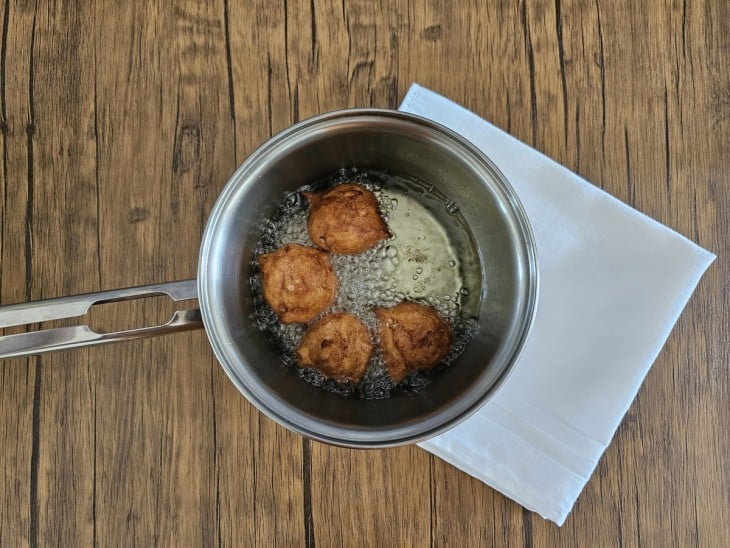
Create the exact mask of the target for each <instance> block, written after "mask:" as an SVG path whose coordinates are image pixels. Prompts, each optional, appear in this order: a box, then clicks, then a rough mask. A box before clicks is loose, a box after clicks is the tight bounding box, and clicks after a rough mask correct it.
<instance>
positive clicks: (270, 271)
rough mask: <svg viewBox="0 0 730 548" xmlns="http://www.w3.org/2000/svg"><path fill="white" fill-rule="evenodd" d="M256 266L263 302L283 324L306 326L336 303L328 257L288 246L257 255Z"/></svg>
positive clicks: (307, 248)
mask: <svg viewBox="0 0 730 548" xmlns="http://www.w3.org/2000/svg"><path fill="white" fill-rule="evenodd" d="M259 265H260V266H261V278H262V281H263V291H264V299H266V302H267V303H269V306H271V308H273V309H274V311H275V312H276V313H277V315H278V316H279V319H280V320H281V322H282V323H299V322H308V321H309V320H311V319H312V318H314V317H315V316H316V315H317V314H319V313H320V312H322V311H323V310H325V309H326V308H327V307H328V306H330V305H331V304H332V302H333V301H334V299H335V294H336V293H337V277H336V276H335V273H334V271H333V270H332V265H331V264H330V259H329V256H328V255H327V253H324V252H322V251H320V250H318V249H314V248H313V247H307V246H303V245H298V244H287V245H285V246H283V247H280V248H279V249H277V250H276V251H274V252H273V253H265V254H263V255H260V256H259Z"/></svg>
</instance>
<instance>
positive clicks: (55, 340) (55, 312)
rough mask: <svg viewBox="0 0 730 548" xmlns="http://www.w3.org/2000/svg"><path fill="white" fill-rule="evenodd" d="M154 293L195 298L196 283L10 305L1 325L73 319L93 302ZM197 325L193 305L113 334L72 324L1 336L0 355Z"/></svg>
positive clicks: (0, 318)
mask: <svg viewBox="0 0 730 548" xmlns="http://www.w3.org/2000/svg"><path fill="white" fill-rule="evenodd" d="M157 295H167V296H168V297H170V298H171V299H172V300H173V301H185V300H189V299H197V298H198V289H197V281H196V280H184V281H181V282H169V283H164V284H153V285H143V286H139V287H128V288H125V289H113V290H111V291H100V292H98V293H86V294H84V295H74V296H72V297H59V298H57V299H48V300H45V301H35V302H30V303H19V304H11V305H7V306H3V307H0V328H2V327H12V326H19V325H28V324H34V323H40V322H46V321H50V320H60V319H64V318H75V317H77V316H83V315H84V314H86V313H87V312H88V311H89V309H90V308H91V307H92V306H93V305H95V304H103V303H112V302H117V301H126V300H130V299H142V298H146V297H153V296H157ZM201 327H203V321H202V319H201V316H200V310H199V309H197V308H195V309H189V310H176V311H175V313H174V314H173V315H172V317H171V318H170V320H169V321H168V322H167V323H165V324H162V325H156V326H151V327H140V328H137V329H127V330H124V331H116V332H113V333H98V332H96V331H94V330H93V329H91V328H90V327H89V326H88V325H77V326H72V327H58V328H54V329H44V330H41V331H34V332H29V333H19V334H16V335H4V336H0V359H4V358H17V357H21V356H32V355H34V354H43V353H46V352H55V351H58V350H68V349H70V348H79V347H82V346H95V345H98V344H105V343H111V342H118V341H129V340H132V339H142V338H144V337H153V336H157V335H166V334H168V333H176V332H178V331H188V330H191V329H199V328H201Z"/></svg>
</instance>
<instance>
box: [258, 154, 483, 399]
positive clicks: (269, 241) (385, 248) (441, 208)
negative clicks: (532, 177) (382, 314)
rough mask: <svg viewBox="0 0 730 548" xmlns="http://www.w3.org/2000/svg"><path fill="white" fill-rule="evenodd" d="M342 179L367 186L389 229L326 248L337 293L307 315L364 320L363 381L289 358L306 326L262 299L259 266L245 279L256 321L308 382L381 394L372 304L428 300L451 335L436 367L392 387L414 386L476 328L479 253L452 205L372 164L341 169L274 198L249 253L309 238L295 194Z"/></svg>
mask: <svg viewBox="0 0 730 548" xmlns="http://www.w3.org/2000/svg"><path fill="white" fill-rule="evenodd" d="M342 182H356V183H359V184H361V185H363V186H364V187H366V188H368V189H369V190H371V191H373V193H374V194H375V195H376V197H377V199H378V202H379V205H380V211H381V214H382V215H383V218H384V219H385V221H386V222H387V223H388V226H389V228H390V231H391V234H392V235H393V237H392V238H390V239H388V240H386V241H383V242H380V243H379V244H378V245H377V246H375V247H374V248H372V249H370V250H368V251H366V252H365V253H362V254H359V255H337V254H333V255H331V257H330V259H331V262H332V266H333V268H334V270H335V273H336V274H337V277H338V279H339V282H340V285H339V290H338V293H337V299H336V301H335V303H334V305H333V306H332V307H331V308H330V309H328V310H326V311H325V312H323V313H322V314H320V315H319V316H318V317H317V318H315V319H314V320H313V321H312V323H314V322H316V321H317V320H318V319H320V318H321V317H323V316H325V315H327V314H329V313H331V312H333V311H342V310H346V311H349V312H351V313H353V314H355V315H356V316H358V317H359V318H360V319H361V320H362V321H363V322H364V323H365V325H366V326H367V327H368V329H369V330H370V332H371V334H372V336H373V341H374V343H375V346H376V350H375V352H374V353H373V357H372V358H371V362H370V365H369V367H368V370H367V372H366V373H365V376H364V377H363V380H362V381H361V382H360V384H359V385H357V386H353V385H352V383H347V382H346V383H341V382H336V381H333V380H331V379H327V378H325V377H324V376H323V375H322V374H320V373H319V372H317V371H315V370H313V369H304V368H300V367H298V366H297V365H296V349H297V347H298V345H299V342H300V340H301V337H302V335H303V334H304V332H305V330H306V328H307V325H302V324H286V325H285V324H282V323H281V322H280V321H279V320H278V317H277V316H276V314H275V313H274V311H273V310H272V309H271V308H270V307H269V306H268V305H267V304H266V302H265V301H264V299H263V296H262V291H261V276H260V272H259V270H258V268H257V266H254V268H253V272H254V274H253V275H252V277H251V280H250V283H251V287H252V292H253V299H254V308H255V311H256V323H257V325H258V327H259V329H261V330H262V331H263V332H264V333H265V334H266V335H267V336H268V337H269V338H270V339H271V340H272V341H273V342H274V343H275V344H276V345H278V347H279V348H280V349H281V351H282V357H283V359H284V361H285V362H286V363H287V364H289V365H291V366H292V367H293V368H294V369H295V370H296V371H297V373H298V374H299V375H300V376H301V377H302V378H304V379H305V380H307V381H308V382H311V383H312V384H314V385H316V386H320V387H322V388H324V389H325V390H329V391H334V392H338V393H341V394H342V395H347V396H349V395H359V396H361V397H364V398H385V397H388V396H389V395H390V393H391V391H392V390H393V389H394V385H393V382H392V381H391V379H390V376H389V375H388V372H387V370H386V368H385V363H384V361H383V357H382V354H381V353H380V351H379V345H378V344H377V343H378V339H377V327H376V321H375V315H374V314H373V312H372V309H373V308H375V307H378V306H394V305H396V304H398V303H399V302H401V301H403V300H411V301H417V302H421V303H424V304H429V305H431V306H433V307H434V308H436V309H437V310H438V312H439V314H440V315H441V316H442V317H443V318H444V319H446V320H447V321H448V322H449V324H450V325H451V328H452V332H453V335H454V342H453V344H452V346H451V351H450V352H449V354H448V355H447V356H446V358H445V359H444V361H443V363H442V364H441V365H440V366H439V367H437V368H436V369H435V370H434V371H431V372H423V373H415V374H413V375H411V376H410V377H408V378H407V379H406V380H405V381H404V382H403V383H401V385H400V386H399V388H398V389H401V387H402V389H405V390H408V389H411V390H413V389H418V388H420V387H422V386H424V385H425V384H427V383H428V382H429V381H430V377H431V376H432V374H433V372H435V371H438V370H439V369H441V368H443V367H446V366H448V365H449V364H450V363H451V362H453V361H454V360H455V359H456V357H458V356H459V354H461V352H463V350H464V348H465V346H466V344H467V343H468V342H469V340H471V338H472V337H473V336H474V335H475V334H476V332H477V331H478V324H477V322H476V320H475V319H474V317H475V316H476V314H477V310H478V309H479V299H480V298H481V271H480V267H479V257H478V254H477V250H476V246H475V244H474V241H473V238H472V236H471V234H470V232H469V228H468V226H467V224H466V221H465V220H464V218H463V217H462V216H461V214H460V212H459V208H458V205H457V204H455V203H453V202H451V201H449V200H448V199H446V197H445V196H443V195H442V194H441V193H439V192H438V191H437V190H436V189H435V188H433V187H432V186H430V185H428V184H425V183H423V182H421V181H418V180H413V179H409V178H405V177H399V176H396V175H390V174H387V173H383V172H378V171H373V170H358V169H351V170H341V172H340V173H338V174H337V175H336V176H333V177H329V178H328V179H326V180H323V181H319V182H317V183H315V184H312V185H307V186H305V187H302V188H300V189H299V190H298V191H297V192H293V193H291V194H289V195H288V196H287V197H286V198H285V199H284V200H283V201H282V202H281V204H279V205H278V207H277V209H276V211H275V212H274V214H273V215H272V216H271V217H270V218H269V219H267V220H266V221H265V222H264V223H263V226H262V228H261V238H260V240H259V244H258V246H257V249H256V256H258V255H260V254H262V253H269V252H272V251H274V250H276V249H278V248H279V247H281V246H283V245H285V244H288V243H298V244H302V245H310V246H311V245H313V244H312V242H311V241H310V239H309V236H308V234H307V217H308V208H307V204H306V200H305V199H304V197H303V196H302V193H303V192H320V191H322V190H326V189H328V188H331V187H332V186H334V185H336V184H338V183H342ZM255 264H256V263H255Z"/></svg>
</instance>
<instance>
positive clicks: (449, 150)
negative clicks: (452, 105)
mask: <svg viewBox="0 0 730 548" xmlns="http://www.w3.org/2000/svg"><path fill="white" fill-rule="evenodd" d="M351 166H357V167H361V168H372V169H380V170H382V169H387V170H389V171H391V172H394V173H399V174H402V175H407V176H412V177H416V178H418V179H419V180H421V181H425V182H427V183H429V184H431V185H434V187H435V188H437V189H438V190H439V191H440V192H441V193H442V194H444V195H445V196H447V197H448V198H449V199H451V200H453V201H454V202H456V203H458V204H459V206H460V211H461V213H462V215H463V217H464V219H465V220H466V221H467V223H468V224H469V227H470V229H471V232H472V234H473V236H474V240H475V244H476V247H477V249H478V254H479V260H480V262H481V295H479V297H480V304H479V306H478V310H477V316H478V320H479V324H480V329H479V332H478V334H477V335H476V336H475V338H474V339H472V341H471V342H470V343H469V344H468V345H467V347H466V349H465V350H464V352H463V354H462V355H461V356H460V357H459V358H458V359H457V361H456V362H455V363H454V364H452V366H451V367H448V368H446V369H444V370H443V371H441V372H439V373H438V375H437V377H436V378H435V379H433V381H432V382H431V383H430V384H428V385H427V386H425V387H423V388H422V389H420V390H419V391H417V392H415V393H398V394H395V395H393V396H391V397H390V398H388V399H384V400H366V399H359V398H344V397H342V396H340V395H336V394H331V393H329V392H325V391H323V390H321V389H319V388H317V387H315V386H312V385H310V384H308V383H306V382H304V381H302V380H301V379H300V378H299V377H298V376H297V375H296V374H295V372H293V371H292V370H291V369H290V368H289V367H287V366H285V365H284V364H283V363H282V360H281V356H280V353H279V350H278V349H277V348H275V347H274V346H273V345H272V344H271V343H270V342H269V341H267V340H266V339H265V338H264V337H263V336H262V335H261V332H260V331H259V330H258V329H257V327H256V326H255V324H254V320H253V304H252V298H251V295H250V293H249V291H250V290H249V284H248V282H247V281H248V279H249V271H250V267H251V264H252V258H253V251H254V248H255V245H256V241H257V238H258V236H259V234H258V230H257V228H258V226H259V223H260V222H261V220H262V219H264V218H266V217H267V216H269V215H270V214H271V213H272V211H273V207H274V206H275V204H276V203H277V202H279V201H280V200H281V199H282V197H283V196H284V195H286V193H288V192H291V191H292V190H294V189H296V188H298V187H300V186H302V185H304V184H307V183H310V182H312V181H315V180H317V179H321V178H323V177H325V176H327V175H330V174H332V173H334V172H336V171H337V170H338V169H340V168H347V167H351ZM537 289H538V273H537V261H536V252H535V243H534V239H533V236H532V233H531V230H530V227H529V224H528V221H527V218H526V216H525V213H524V211H523V209H522V206H521V205H520V203H519V201H518V199H517V197H516V196H515V193H514V191H513V190H512V188H511V187H510V185H509V184H508V182H507V181H506V180H505V178H504V176H503V175H502V174H501V173H500V171H499V170H498V169H497V168H496V167H495V165H494V164H493V163H492V162H491V161H490V160H489V159H488V158H487V157H486V156H485V155H484V154H483V153H482V152H480V151H479V150H478V149H477V148H476V147H474V146H473V145H472V144H471V143H469V142H468V141H466V140H465V139H463V138H462V137H460V136H459V135H457V134H455V133H453V132H452V131H450V130H448V129H446V128H444V127H442V126H440V125H438V124H436V123H434V122H431V121H428V120H425V119H423V118H420V117H418V116H414V115H411V114H405V113H402V112H397V111H390V110H378V109H352V110H343V111H338V112H332V113H329V114H324V115H321V116H317V117H314V118H311V119H309V120H305V121H303V122H301V123H299V124H296V125H295V126H292V127H291V128H289V129H287V130H285V131H283V132H281V133H280V134H278V135H276V136H274V137H273V138H272V139H270V140H269V141H267V142H266V143H264V144H263V145H262V146H261V147H260V148H259V149H258V150H256V151H255V152H254V153H253V154H252V155H251V156H250V157H249V158H248V159H247V160H246V162H245V163H244V164H243V165H242V166H241V167H240V168H239V169H238V170H237V171H236V173H235V174H234V175H233V176H232V177H231V179H230V181H229V182H228V183H227V185H226V186H225V188H224V189H223V191H222V193H221V195H220V196H219V198H218V200H217V202H216V204H215V206H214V208H213V210H212V212H211V215H210V218H209V219H208V223H207V226H206V229H205V233H204V235H203V241H202V246H201V250H200V259H199V265H198V279H197V280H188V281H182V282H173V283H167V284H159V285H150V286H144V287H136V288H129V289H120V290H115V291H104V292H100V293H91V294H86V295H80V296H74V297H62V298H58V299H51V300H46V301H39V302H34V303H24V304H15V305H9V306H5V307H1V308H0V327H8V326H16V325H24V324H34V323H38V322H44V321H48V320H54V319H60V318H68V317H75V316H82V315H84V314H85V313H86V312H87V311H88V310H89V308H90V307H91V306H92V305H93V304H98V303H102V302H111V301H117V300H124V299H136V298H143V297H147V296H151V295H160V294H166V295H169V296H170V297H171V298H172V299H173V300H176V301H182V300H188V299H193V298H196V297H197V298H198V300H199V307H200V308H199V309H193V310H178V311H177V312H175V313H174V315H173V317H172V318H171V319H170V321H169V322H168V323H166V324H164V325H162V326H155V327H146V328H141V329H134V330H129V331H122V332H117V333H96V332H94V331H92V330H91V329H90V328H89V327H88V326H77V327H61V328H56V329H49V330H45V331H37V332H29V333H20V334H15V335H6V336H3V337H0V358H9V357H17V356H24V355H30V354H37V353H42V352H51V351H56V350H65V349H70V348H76V347H81V346H90V345H96V344H102V343H107V342H114V341H122V340H129V339H135V338H140V337H148V336H152V335H160V334H164V333H173V332H176V331H182V330H187V329H194V328H198V327H201V326H204V327H205V330H206V332H207V335H208V338H209V340H210V344H211V346H212V348H213V351H214V352H215V355H216V357H217V358H218V360H219V361H220V363H221V365H222V366H223V368H224V369H225V371H226V373H227V374H228V376H229V377H230V379H231V381H232V382H233V383H234V384H235V385H236V387H237V388H238V389H239V390H240V391H241V393H242V394H243V395H244V396H246V398H248V399H249V400H250V401H251V402H252V403H253V404H254V405H255V406H256V407H258V408H259V409H260V410H261V411H262V412H263V413H265V414H266V415H268V416H269V417H271V418H272V419H274V420H276V421H277V422H279V423H280V424H282V425H283V426H285V427H286V428H289V429H291V430H293V431H296V432H299V433H300V434H303V435H305V436H308V437H311V438H314V439H317V440H321V441H324V442H328V443H332V444H336V445H343V446H349V447H385V446H392V445H401V444H406V443H413V442H416V441H420V440H423V439H426V438H429V437H431V436H434V435H435V434H437V433H440V432H442V431H444V430H446V429H448V428H450V427H452V426H454V425H456V424H457V423H458V422H459V421H461V420H463V419H465V418H466V417H468V416H469V415H470V414H471V413H473V412H474V411H476V410H477V409H478V408H479V407H480V406H481V405H482V404H484V402H485V401H487V399H488V398H490V397H491V396H492V394H494V392H495V390H496V389H497V387H498V386H499V385H500V383H501V382H502V381H503V380H504V379H505V377H506V376H507V374H508V373H509V371H510V370H511V369H512V367H513V366H514V364H515V362H516V360H517V357H518V355H519V353H520V351H521V349H522V347H523V345H524V343H525V340H526V337H527V335H528V331H529V329H530V326H531V324H532V321H533V317H534V314H535V308H536V302H537Z"/></svg>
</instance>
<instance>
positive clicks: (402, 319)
mask: <svg viewBox="0 0 730 548" xmlns="http://www.w3.org/2000/svg"><path fill="white" fill-rule="evenodd" d="M374 312H375V316H376V317H377V319H378V333H379V334H380V346H381V348H382V350H383V355H384V357H385V364H386V366H387V368H388V372H389V373H390V376H391V378H392V379H393V382H394V383H396V384H398V383H399V382H401V381H402V380H403V379H404V378H405V377H406V376H407V375H409V374H411V373H414V372H416V371H424V370H427V369H431V368H432V367H434V366H435V365H436V364H438V363H439V362H440V361H441V360H442V359H443V358H444V357H445V356H446V354H447V353H448V352H449V348H450V346H451V330H450V329H449V326H448V325H447V324H446V322H445V321H444V320H443V319H442V318H441V317H440V316H439V315H438V314H437V312H436V310H434V309H433V308H432V307H430V306H425V305H422V304H417V303H412V302H408V301H405V302H402V303H400V304H398V305H396V306H394V307H392V308H376V309H375V310H374Z"/></svg>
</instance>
